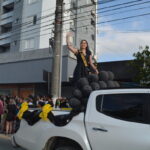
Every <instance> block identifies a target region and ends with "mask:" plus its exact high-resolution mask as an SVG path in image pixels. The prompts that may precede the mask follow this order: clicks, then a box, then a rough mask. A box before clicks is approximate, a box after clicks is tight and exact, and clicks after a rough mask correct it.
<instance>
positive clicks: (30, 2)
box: [28, 0, 37, 4]
mask: <svg viewBox="0 0 150 150" xmlns="http://www.w3.org/2000/svg"><path fill="white" fill-rule="evenodd" d="M36 2H37V0H28V4H33V3H36Z"/></svg>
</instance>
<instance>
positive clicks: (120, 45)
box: [97, 0, 150, 62]
mask: <svg viewBox="0 0 150 150" xmlns="http://www.w3.org/2000/svg"><path fill="white" fill-rule="evenodd" d="M133 1H134V2H133ZM123 3H127V4H123ZM119 4H121V5H119ZM115 5H118V6H115ZM131 5H132V6H131ZM123 7H124V8H123ZM138 15H142V16H140V17H136V16H138ZM133 16H135V17H133ZM127 17H133V18H128V19H125V18H127ZM123 18H124V19H123ZM98 19H99V20H98V23H99V24H98V39H97V57H98V61H99V62H106V61H116V60H130V59H133V53H134V52H137V51H139V47H140V46H142V47H145V46H146V45H149V46H150V0H114V2H110V3H107V4H100V5H99V8H98ZM115 19H121V20H119V21H112V20H115ZM108 21H109V22H108Z"/></svg>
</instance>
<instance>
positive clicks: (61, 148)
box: [55, 145, 80, 150]
mask: <svg viewBox="0 0 150 150" xmlns="http://www.w3.org/2000/svg"><path fill="white" fill-rule="evenodd" d="M55 150H80V149H78V148H75V147H71V146H63V145H62V146H58V147H57V148H55Z"/></svg>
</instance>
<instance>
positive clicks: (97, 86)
mask: <svg viewBox="0 0 150 150" xmlns="http://www.w3.org/2000/svg"><path fill="white" fill-rule="evenodd" d="M119 87H120V85H119V83H118V82H117V81H114V74H113V72H111V71H101V72H100V73H99V75H96V74H90V75H88V76H87V77H84V78H80V79H79V80H78V82H77V86H76V88H75V89H74V90H73V93H72V97H71V99H70V106H71V107H72V108H77V107H80V106H84V107H85V106H86V104H87V100H88V97H89V95H90V93H91V92H92V91H95V90H101V89H108V88H119Z"/></svg>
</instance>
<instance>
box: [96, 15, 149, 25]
mask: <svg viewBox="0 0 150 150" xmlns="http://www.w3.org/2000/svg"><path fill="white" fill-rule="evenodd" d="M148 15H150V13H146V14H140V15H135V16H129V17H124V18H118V19H113V20H108V21H103V22H99V23H97V24H103V23H108V22H114V21H120V20H126V19H130V18H135V17H142V16H148Z"/></svg>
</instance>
